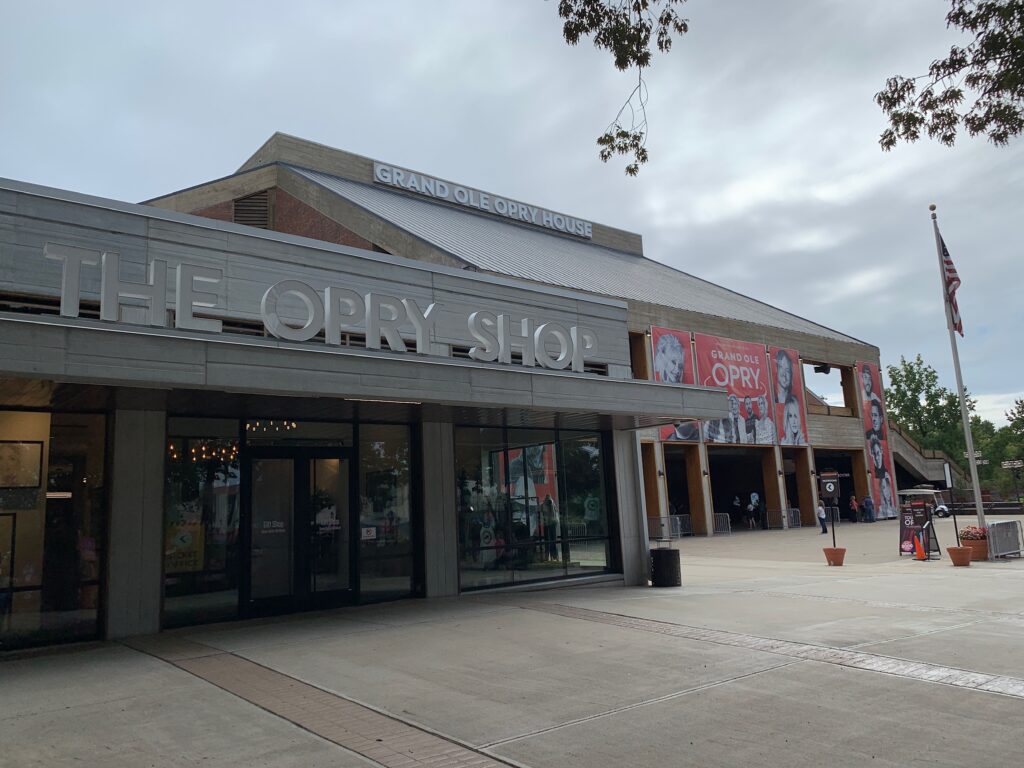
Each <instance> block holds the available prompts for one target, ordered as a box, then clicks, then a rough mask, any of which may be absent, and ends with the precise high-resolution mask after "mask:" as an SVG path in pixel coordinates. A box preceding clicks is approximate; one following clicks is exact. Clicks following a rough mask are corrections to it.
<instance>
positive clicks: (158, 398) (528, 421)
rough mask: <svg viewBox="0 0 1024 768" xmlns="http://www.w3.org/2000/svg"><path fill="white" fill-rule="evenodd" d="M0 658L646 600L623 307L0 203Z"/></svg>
mask: <svg viewBox="0 0 1024 768" xmlns="http://www.w3.org/2000/svg"><path fill="white" fill-rule="evenodd" d="M0 216H2V221H3V226H2V227H0V301H2V307H0V369H2V370H0V556H2V557H0V572H2V574H3V575H2V581H0V600H2V603H0V621H2V624H0V642H2V647H3V648H10V647H16V646H18V645H26V644H38V643H48V642H55V641H62V640H73V639H91V638H97V637H108V638H111V637H119V636H124V635H131V634H138V633H147V632H155V631H158V630H159V629H161V628H163V627H170V626H178V625H182V624H190V623H197V622H205V621H215V620H222V619H230V618H235V617H242V616H252V615H260V614H265V613H274V612H282V611H291V610H302V609H306V608H313V607H325V606H333V605H344V604H349V603H365V602H370V601H378V600H388V599H395V598H400V597H409V596H423V595H427V596H433V595H452V594H457V593H458V592H460V591H465V590H471V589H479V588H483V587H489V586H512V585H518V584H529V583H531V582H536V581H558V580H560V579H570V578H577V579H578V578H591V579H595V578H596V579H617V580H620V581H625V582H626V583H641V582H643V581H644V580H645V579H646V556H645V553H646V535H645V531H644V529H643V517H642V515H641V514H639V510H641V508H642V506H641V505H642V500H641V498H640V494H639V487H640V486H639V475H638V474H637V466H638V464H637V446H636V438H635V435H636V430H637V429H638V428H642V427H644V426H647V425H652V424H659V423H665V422H666V421H667V420H670V419H672V418H679V417H681V416H684V415H700V414H707V415H716V414H721V413H724V399H723V395H722V393H721V392H719V391H715V390H712V389H708V388H698V387H680V386H671V385H659V384H656V383H649V382H640V381H635V380H633V379H632V378H631V376H630V362H629V344H628V331H627V309H626V306H625V305H624V304H623V303H622V302H621V301H617V300H613V299H608V298H602V297H598V296H593V295H589V294H583V293H580V292H575V291H570V290H564V289H561V288H557V287H552V286H541V285H538V284H532V283H527V282H525V281H522V280H513V279H508V278H504V277H498V276H494V275H487V274H482V273H480V272H476V271H473V270H465V269H458V268H454V267H451V266H447V265H443V264H438V263H429V262H423V261H413V260H410V259H405V258H402V257H399V256H392V255H388V254H383V253H380V252H376V253H374V252H373V251H371V250H361V249H358V248H354V247H351V246H346V245H336V244H331V243H328V242H324V241H314V240H311V239H308V238H302V237H296V236H292V235H287V234H281V233H277V232H269V231H264V230H261V229H258V228H254V227H252V226H247V225H240V224H235V223H226V222H222V221H214V220H211V219H208V218H199V217H195V216H187V215H181V214H177V213H173V212H169V211H166V210H161V209H159V208H156V207H153V206H140V205H131V204H124V203H117V202H112V201H106V200H99V199H95V198H88V197H84V196H81V195H77V194H73V193H68V192H62V191H59V190H52V189H45V188H40V187H35V186H32V185H27V184H21V183H17V182H3V183H2V185H0Z"/></svg>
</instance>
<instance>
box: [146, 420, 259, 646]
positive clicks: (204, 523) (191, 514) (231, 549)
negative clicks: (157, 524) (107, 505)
mask: <svg viewBox="0 0 1024 768" xmlns="http://www.w3.org/2000/svg"><path fill="white" fill-rule="evenodd" d="M195 421H199V420H190V419H180V420H179V419H170V420H169V422H168V435H169V437H168V440H167V472H166V483H165V495H164V608H163V623H164V626H165V627H174V626H182V625H186V624H196V623H201V622H208V621H218V620H222V619H229V618H233V617H235V616H237V615H238V579H239V571H240V567H239V566H240V562H239V516H240V514H241V505H240V495H239V488H240V485H239V483H240V465H239V457H238V451H239V446H238V439H237V433H238V422H237V421H234V420H225V421H218V420H214V419H203V420H201V421H202V422H203V423H202V424H195V423H190V422H195ZM190 428H191V429H197V428H200V429H202V431H203V432H204V433H205V434H206V436H205V437H199V436H180V435H181V433H182V432H183V431H189V430H190Z"/></svg>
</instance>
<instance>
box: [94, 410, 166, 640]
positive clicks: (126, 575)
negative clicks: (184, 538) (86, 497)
mask: <svg viewBox="0 0 1024 768" xmlns="http://www.w3.org/2000/svg"><path fill="white" fill-rule="evenodd" d="M166 422H167V417H166V414H165V413H164V412H163V411H135V410H125V409H119V410H117V411H115V412H114V446H113V461H112V463H111V466H112V470H111V494H110V551H109V553H108V555H107V626H106V637H107V638H108V639H114V638H118V637H127V636H129V635H143V634H151V633H153V632H159V631H160V598H161V593H162V583H161V582H162V574H163V549H164V541H163V523H164V452H165V451H166V449H167V439H166V435H167V429H166Z"/></svg>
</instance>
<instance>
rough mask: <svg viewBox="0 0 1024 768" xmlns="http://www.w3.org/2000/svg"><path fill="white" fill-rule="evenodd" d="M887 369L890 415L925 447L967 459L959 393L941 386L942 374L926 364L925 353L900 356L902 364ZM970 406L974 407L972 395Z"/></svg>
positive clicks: (971, 409)
mask: <svg viewBox="0 0 1024 768" xmlns="http://www.w3.org/2000/svg"><path fill="white" fill-rule="evenodd" d="M887 372H888V374H889V387H887V388H886V390H885V402H886V408H887V409H888V412H889V416H890V417H891V418H892V419H893V420H894V421H895V422H896V423H897V424H899V425H900V427H901V428H903V429H904V430H905V431H906V432H907V433H908V434H909V435H910V436H911V437H912V438H914V440H916V441H917V443H918V444H919V445H920V446H921V447H922V448H931V449H932V450H940V451H945V452H946V453H947V454H948V455H949V456H950V458H952V459H954V460H955V461H957V462H960V463H964V461H963V458H962V457H963V453H964V446H965V442H964V430H963V420H962V418H961V416H960V402H959V400H958V399H957V396H956V393H955V392H952V391H951V390H949V389H946V388H945V387H941V386H939V374H938V373H936V371H935V369H934V368H932V367H931V366H930V365H926V364H925V362H924V360H923V359H922V358H921V355H917V357H915V358H914V360H913V361H909V362H908V361H907V359H906V358H905V357H900V364H899V365H898V366H895V365H890V366H889V367H888V369H887ZM967 407H968V410H969V411H973V410H974V401H973V400H971V399H970V398H969V397H968V398H967Z"/></svg>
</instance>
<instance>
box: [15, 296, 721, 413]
mask: <svg viewBox="0 0 1024 768" xmlns="http://www.w3.org/2000/svg"><path fill="white" fill-rule="evenodd" d="M0 360H3V365H2V368H3V373H5V374H7V375H12V376H15V377H28V378H32V379H49V380H53V381H57V382H76V383H79V384H89V385H102V386H108V387H127V388H155V389H161V390H196V391H212V392H220V393H237V394H245V395H260V396H268V397H281V396H283V397H292V398H331V399H334V400H337V401H342V402H346V403H349V404H350V405H349V406H340V407H336V408H334V409H333V411H332V412H334V413H337V414H342V415H343V414H344V411H345V409H346V408H351V409H356V408H358V409H359V412H360V413H361V414H363V415H366V414H368V413H370V414H372V413H374V412H380V413H384V412H387V413H394V414H399V413H400V414H404V416H403V418H408V417H410V416H412V417H415V418H416V419H417V420H425V421H430V420H436V421H449V420H450V421H455V422H462V423H479V424H505V425H509V426H561V427H564V428H580V429H583V428H586V429H598V428H599V429H641V428H646V427H652V426H658V425H662V424H670V423H672V422H674V421H679V420H682V419H711V418H723V417H725V416H726V415H727V414H728V402H727V400H726V396H725V392H724V390H719V389H711V388H703V387H692V386H678V385H671V384H660V383H655V382H648V381H633V380H623V379H613V378H608V377H604V376H597V375H590V374H568V373H562V372H558V371H549V370H541V369H538V368H526V367H521V366H501V365H494V364H481V363H478V362H476V361H470V360H461V359H450V358H433V357H425V356H418V355H412V354H398V353H390V352H376V351H370V350H363V349H348V348H338V347H327V346H326V345H318V344H315V343H303V344H299V343H290V342H284V341H278V340H275V339H267V338H258V337H245V336H232V335H229V334H220V335H216V336H211V335H207V334H202V333H199V332H188V331H179V330H174V331H171V330H166V329H161V328H146V327H141V326H125V325H122V324H117V325H115V324H108V323H104V322H101V321H93V320H84V319H75V320H69V319H67V318H51V317H36V316H32V317H26V316H25V315H18V314H14V313H0Z"/></svg>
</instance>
